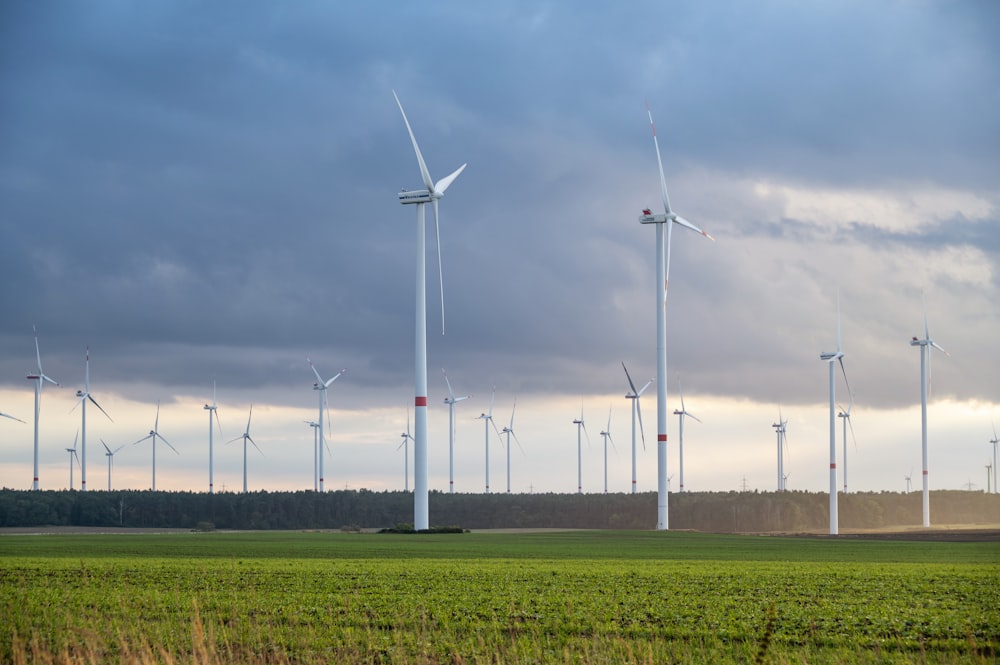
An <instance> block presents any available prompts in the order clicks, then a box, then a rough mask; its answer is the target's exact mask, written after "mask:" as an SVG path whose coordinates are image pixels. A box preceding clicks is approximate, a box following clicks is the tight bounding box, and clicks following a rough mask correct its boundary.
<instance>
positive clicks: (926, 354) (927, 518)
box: [910, 301, 948, 528]
mask: <svg viewBox="0 0 1000 665" xmlns="http://www.w3.org/2000/svg"><path fill="white" fill-rule="evenodd" d="M910 346H919V347H920V453H921V461H922V464H923V479H924V482H923V485H924V488H923V516H924V527H925V528H926V527H929V526H930V525H931V498H930V484H929V482H928V477H927V476H928V474H927V375H928V374H929V373H930V364H931V358H930V349H931V348H932V347H933V348H935V349H937V350H938V351H940V352H941V353H943V354H945V355H946V356H947V355H948V352H947V351H945V350H944V349H943V348H941V345H940V344H938V343H937V342H935V341H934V340H932V339H931V332H930V326H929V325H928V324H927V303H926V301H925V302H924V338H923V339H917V338H916V337H914V338H913V339H911V340H910Z"/></svg>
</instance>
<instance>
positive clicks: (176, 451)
mask: <svg viewBox="0 0 1000 665" xmlns="http://www.w3.org/2000/svg"><path fill="white" fill-rule="evenodd" d="M156 436H158V437H160V441H162V442H163V443H165V444H167V447H168V448H170V450H172V451H174V452H175V453H177V454H178V455H180V452H178V450H177V449H176V448H174V447H173V446H172V445H171V444H170V442H169V441H167V440H166V439H165V438H164V437H163V435H162V434H157V435H156Z"/></svg>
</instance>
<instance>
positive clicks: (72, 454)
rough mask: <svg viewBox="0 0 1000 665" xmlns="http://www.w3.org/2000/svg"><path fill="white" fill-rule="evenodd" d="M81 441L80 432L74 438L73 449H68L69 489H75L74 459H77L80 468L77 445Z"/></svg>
mask: <svg viewBox="0 0 1000 665" xmlns="http://www.w3.org/2000/svg"><path fill="white" fill-rule="evenodd" d="M79 439H80V432H77V433H76V436H74V437H73V447H72V448H66V452H68V453H69V488H70V489H71V490H72V489H73V459H74V458H75V459H76V465H77V466H80V456H79V455H77V454H76V444H77V441H79Z"/></svg>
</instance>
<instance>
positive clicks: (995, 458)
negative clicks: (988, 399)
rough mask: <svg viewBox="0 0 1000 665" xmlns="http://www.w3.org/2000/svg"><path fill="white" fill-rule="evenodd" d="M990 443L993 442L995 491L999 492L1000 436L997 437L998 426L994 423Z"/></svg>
mask: <svg viewBox="0 0 1000 665" xmlns="http://www.w3.org/2000/svg"><path fill="white" fill-rule="evenodd" d="M990 443H992V444H993V493H994V494H996V493H997V443H1000V437H997V426H996V425H993V438H992V439H990Z"/></svg>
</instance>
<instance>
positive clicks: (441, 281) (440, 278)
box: [434, 199, 444, 335]
mask: <svg viewBox="0 0 1000 665" xmlns="http://www.w3.org/2000/svg"><path fill="white" fill-rule="evenodd" d="M434 240H435V241H436V242H437V257H438V285H439V286H440V287H441V334H442V335H443V334H444V268H442V267H441V224H440V223H439V217H438V200H437V199H434Z"/></svg>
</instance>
